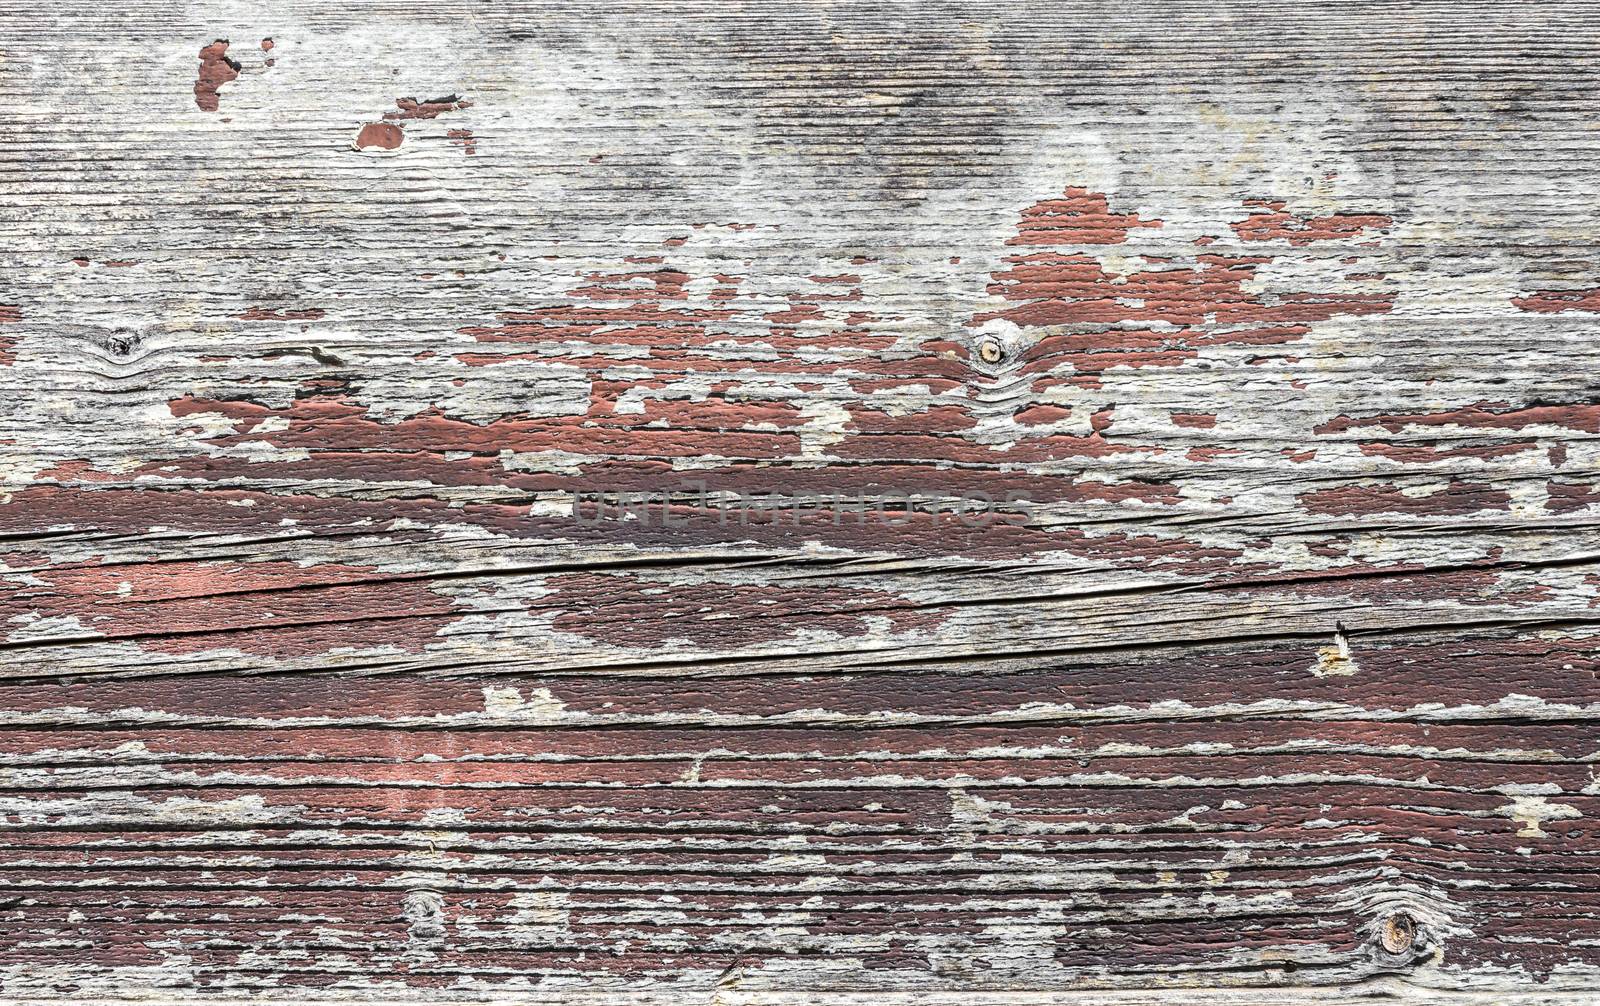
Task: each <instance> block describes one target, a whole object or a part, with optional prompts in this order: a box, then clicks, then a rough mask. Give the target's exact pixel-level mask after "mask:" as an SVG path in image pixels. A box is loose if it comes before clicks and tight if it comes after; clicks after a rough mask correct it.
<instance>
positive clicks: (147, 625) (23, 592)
mask: <svg viewBox="0 0 1600 1006" xmlns="http://www.w3.org/2000/svg"><path fill="white" fill-rule="evenodd" d="M18 559H19V557H18V556H16V555H13V556H12V557H10V559H9V560H8V563H9V564H10V565H11V567H12V568H13V569H15V568H17V566H18ZM376 574H377V571H376V570H374V569H371V568H368V567H356V566H340V565H322V566H305V565H301V564H300V563H294V562H254V563H234V562H187V561H186V562H162V563H118V564H111V565H55V566H49V567H48V568H42V569H38V570H36V571H34V572H32V573H31V574H30V577H31V579H32V581H34V585H31V586H27V587H21V588H17V589H14V590H13V591H11V592H10V593H9V594H8V595H7V597H6V598H5V599H4V600H3V601H0V612H9V613H10V614H11V616H12V617H11V621H12V624H13V625H16V624H19V623H18V621H17V619H18V617H24V616H26V617H32V616H37V615H44V616H47V617H71V618H74V619H76V620H77V622H78V623H79V624H80V625H81V626H82V627H83V630H84V631H86V632H88V633H90V634H92V635H94V636H96V637H100V638H105V639H113V640H115V639H127V640H131V641H136V642H137V643H138V644H139V645H140V646H142V647H144V648H146V649H149V650H153V651H158V652H162V653H173V654H185V653H197V652H201V651H204V650H211V649H221V648H227V649H238V650H243V651H245V652H249V653H258V654H263V655H274V656H280V657H282V656H296V655H308V654H315V653H325V652H328V651H330V650H334V649H339V648H344V647H351V648H356V649H362V648H367V647H374V646H385V647H389V646H398V647H400V648H401V649H404V650H406V651H408V652H413V653H414V652H419V651H420V650H421V648H422V645H423V643H424V642H425V641H426V640H427V638H429V637H431V636H432V635H433V634H434V633H435V632H437V631H438V630H439V629H441V628H443V627H444V626H445V625H446V624H448V623H449V622H450V621H451V620H453V619H454V618H455V617H457V616H456V614H455V613H454V612H455V605H454V602H452V601H451V600H450V599H449V598H446V597H443V596H442V595H439V594H435V593H434V592H433V591H431V590H429V589H428V588H427V587H426V586H425V585H423V584H421V583H416V582H393V581H392V580H391V578H387V577H382V576H379V575H376ZM396 617H402V618H405V619H407V621H408V623H410V624H408V627H407V629H406V631H405V632H396V631H395V626H394V624H393V622H392V619H394V618H396Z"/></svg>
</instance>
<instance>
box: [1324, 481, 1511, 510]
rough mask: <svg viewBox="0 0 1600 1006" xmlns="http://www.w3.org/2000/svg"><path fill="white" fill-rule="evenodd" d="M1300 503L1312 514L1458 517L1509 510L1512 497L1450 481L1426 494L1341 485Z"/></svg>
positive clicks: (1386, 488) (1486, 487) (1497, 490)
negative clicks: (1389, 514)
mask: <svg viewBox="0 0 1600 1006" xmlns="http://www.w3.org/2000/svg"><path fill="white" fill-rule="evenodd" d="M1300 502H1301V504H1302V505H1304V506H1305V508H1306V510H1307V511H1309V512H1311V513H1321V514H1339V515H1351V514H1386V513H1398V514H1409V515H1411V516H1414V517H1435V516H1437V517H1459V516H1461V515H1463V514H1469V513H1478V512H1479V511H1482V510H1508V509H1510V507H1511V495H1510V494H1509V493H1507V492H1506V491H1505V490H1503V489H1495V488H1494V487H1492V486H1487V485H1480V484H1477V483H1471V482H1452V483H1450V485H1449V486H1448V487H1446V488H1444V489H1440V490H1438V491H1436V492H1432V493H1428V494H1427V495H1420V496H1417V495H1408V494H1406V493H1404V492H1402V491H1401V490H1400V488H1399V487H1398V486H1342V487H1340V488H1338V489H1321V490H1318V491H1316V492H1311V493H1306V494H1304V495H1302V496H1301V497H1300Z"/></svg>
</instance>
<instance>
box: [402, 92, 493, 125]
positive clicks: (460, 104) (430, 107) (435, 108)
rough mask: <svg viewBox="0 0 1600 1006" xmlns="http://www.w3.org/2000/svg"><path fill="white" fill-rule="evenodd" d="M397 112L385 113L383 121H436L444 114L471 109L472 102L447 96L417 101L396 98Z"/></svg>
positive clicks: (451, 95) (458, 97)
mask: <svg viewBox="0 0 1600 1006" xmlns="http://www.w3.org/2000/svg"><path fill="white" fill-rule="evenodd" d="M394 103H395V107H396V108H398V109H399V111H397V112H385V113H383V117H384V118H385V119H436V118H438V117H439V116H441V115H443V114H444V113H445V112H456V111H460V110H461V109H464V108H471V107H472V102H470V101H463V100H462V99H461V97H460V96H459V95H454V94H448V95H445V96H444V97H442V98H429V99H427V100H426V101H418V100H417V99H416V98H396V99H395V101H394Z"/></svg>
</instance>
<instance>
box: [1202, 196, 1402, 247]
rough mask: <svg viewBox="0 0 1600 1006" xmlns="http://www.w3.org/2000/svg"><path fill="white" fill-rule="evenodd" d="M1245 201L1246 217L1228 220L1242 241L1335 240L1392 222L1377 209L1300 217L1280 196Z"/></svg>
mask: <svg viewBox="0 0 1600 1006" xmlns="http://www.w3.org/2000/svg"><path fill="white" fill-rule="evenodd" d="M1245 205H1246V206H1249V207H1253V208H1254V211H1253V212H1252V213H1251V214H1250V217H1249V218H1248V219H1246V220H1244V221H1242V222H1240V223H1236V224H1230V225H1229V226H1231V227H1232V228H1233V232H1234V233H1235V234H1237V235H1239V239H1240V240H1242V241H1277V240H1286V241H1288V242H1289V243H1290V244H1291V245H1296V246H1299V245H1308V244H1311V243H1312V242H1313V241H1339V240H1344V239H1348V238H1354V237H1359V236H1361V234H1362V232H1363V231H1366V230H1382V229H1384V228H1387V227H1389V226H1391V225H1392V224H1393V223H1394V220H1393V218H1391V217H1387V216H1384V215H1383V214H1381V213H1330V214H1328V215H1327V216H1324V217H1302V216H1294V215H1292V214H1290V213H1289V212H1288V211H1287V210H1285V209H1284V207H1285V206H1286V205H1287V204H1286V203H1284V202H1283V201H1282V200H1281V199H1247V200H1245Z"/></svg>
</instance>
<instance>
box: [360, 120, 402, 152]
mask: <svg viewBox="0 0 1600 1006" xmlns="http://www.w3.org/2000/svg"><path fill="white" fill-rule="evenodd" d="M405 138H406V134H405V131H404V130H402V129H401V128H400V127H399V126H396V125H395V124H394V123H392V122H369V123H367V124H366V125H364V126H362V127H361V131H360V132H359V133H357V134H356V148H357V149H358V150H396V149H398V148H399V146H400V144H401V143H403V142H405Z"/></svg>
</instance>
